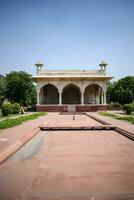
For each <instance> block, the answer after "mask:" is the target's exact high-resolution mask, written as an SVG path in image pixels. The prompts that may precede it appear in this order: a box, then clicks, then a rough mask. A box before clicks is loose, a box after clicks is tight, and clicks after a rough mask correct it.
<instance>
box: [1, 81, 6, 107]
mask: <svg viewBox="0 0 134 200" xmlns="http://www.w3.org/2000/svg"><path fill="white" fill-rule="evenodd" d="M5 98H6V79H5V77H0V106H1V105H2V103H3V101H4V100H5Z"/></svg>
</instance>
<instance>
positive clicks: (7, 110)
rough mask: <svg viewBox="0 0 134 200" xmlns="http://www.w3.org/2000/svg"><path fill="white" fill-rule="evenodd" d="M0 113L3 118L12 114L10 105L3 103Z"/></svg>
mask: <svg viewBox="0 0 134 200" xmlns="http://www.w3.org/2000/svg"><path fill="white" fill-rule="evenodd" d="M1 111H2V115H3V116H8V115H9V114H11V113H12V105H11V103H3V104H2V106H1Z"/></svg>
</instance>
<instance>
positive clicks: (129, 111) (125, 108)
mask: <svg viewBox="0 0 134 200" xmlns="http://www.w3.org/2000/svg"><path fill="white" fill-rule="evenodd" d="M123 110H124V111H126V114H127V115H129V114H131V112H132V110H133V107H132V104H131V103H129V104H125V105H124V106H123Z"/></svg>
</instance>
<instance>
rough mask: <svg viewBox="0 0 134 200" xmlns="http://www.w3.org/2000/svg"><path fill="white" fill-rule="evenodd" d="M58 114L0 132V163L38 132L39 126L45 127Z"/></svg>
mask: <svg viewBox="0 0 134 200" xmlns="http://www.w3.org/2000/svg"><path fill="white" fill-rule="evenodd" d="M57 115H58V113H48V114H47V115H45V116H41V117H39V118H38V119H35V120H29V121H27V122H24V123H23V124H21V125H19V126H15V127H13V128H9V129H3V130H0V162H1V160H2V159H3V157H5V156H7V155H8V154H9V153H10V152H11V151H15V149H17V148H19V146H20V145H23V143H25V142H26V141H27V140H28V139H30V138H31V137H32V136H34V135H35V134H36V133H37V132H39V128H38V127H39V125H40V124H42V123H44V124H46V125H47V123H49V122H50V121H51V120H53V119H54V118H55V117H56V116H57Z"/></svg>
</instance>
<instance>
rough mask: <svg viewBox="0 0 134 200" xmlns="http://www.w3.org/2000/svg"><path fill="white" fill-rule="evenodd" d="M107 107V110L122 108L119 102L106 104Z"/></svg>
mask: <svg viewBox="0 0 134 200" xmlns="http://www.w3.org/2000/svg"><path fill="white" fill-rule="evenodd" d="M107 109H108V110H121V109H122V105H121V104H119V103H111V104H108V105H107Z"/></svg>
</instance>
